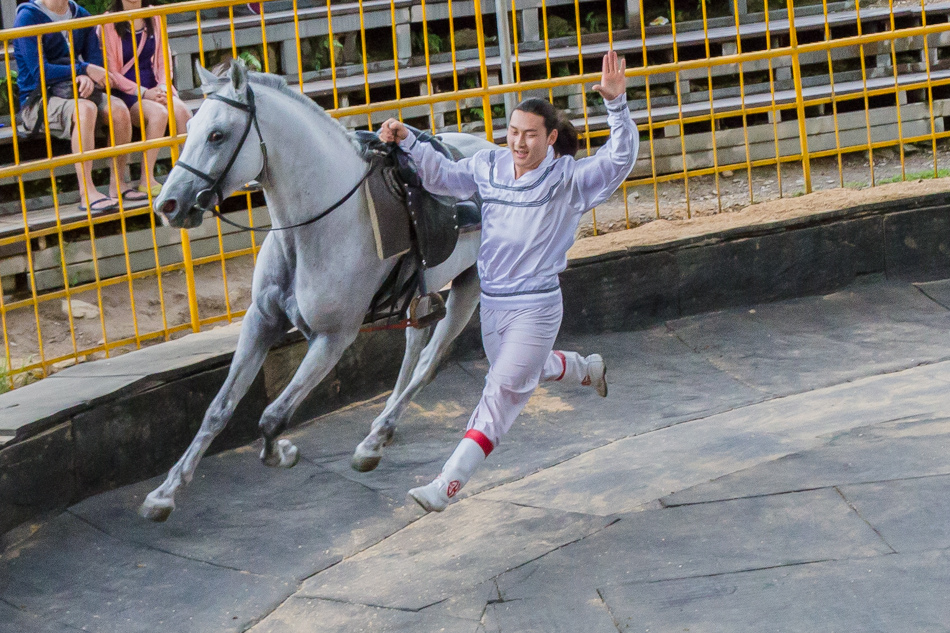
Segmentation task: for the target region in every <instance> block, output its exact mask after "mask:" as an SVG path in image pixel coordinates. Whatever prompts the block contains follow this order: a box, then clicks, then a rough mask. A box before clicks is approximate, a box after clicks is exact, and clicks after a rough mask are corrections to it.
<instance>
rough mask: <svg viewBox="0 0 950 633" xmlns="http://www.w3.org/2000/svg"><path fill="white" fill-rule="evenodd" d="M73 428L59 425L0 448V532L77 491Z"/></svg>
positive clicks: (67, 500) (60, 505) (68, 500)
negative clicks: (0, 449) (2, 448)
mask: <svg viewBox="0 0 950 633" xmlns="http://www.w3.org/2000/svg"><path fill="white" fill-rule="evenodd" d="M73 468H74V462H73V451H72V429H71V427H70V425H69V424H60V425H58V426H56V427H54V428H52V429H49V430H47V431H45V432H43V433H41V434H39V435H37V436H35V437H31V438H28V439H27V440H25V441H23V442H19V443H17V444H13V445H11V446H8V447H6V448H5V449H4V450H2V451H0V534H2V533H3V532H6V531H7V530H10V529H12V528H13V527H15V526H16V525H18V524H20V523H21V522H22V521H26V520H28V519H29V518H31V517H33V516H35V515H38V514H41V513H44V512H46V511H50V510H53V509H61V508H65V507H66V506H67V505H69V504H70V503H72V502H73V501H74V499H75V497H76V494H77V486H76V477H75V473H74V470H73Z"/></svg>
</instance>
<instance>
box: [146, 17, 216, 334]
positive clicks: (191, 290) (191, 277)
mask: <svg viewBox="0 0 950 633" xmlns="http://www.w3.org/2000/svg"><path fill="white" fill-rule="evenodd" d="M232 23H233V22H232ZM159 28H160V29H161V33H162V52H161V54H162V55H163V56H164V57H165V85H166V86H171V85H172V76H171V75H172V71H171V69H172V58H171V52H170V51H169V46H168V17H167V16H166V15H164V14H163V15H162V16H161V19H160V21H159ZM167 103H168V134H169V136H172V137H175V136H177V135H178V130H177V129H176V125H175V103H174V100H173V99H172V94H171V91H169V93H168V101H167ZM169 149H170V150H171V154H172V165H174V164H175V163H176V162H177V161H178V146H177V145H172V146H171V147H170V148H169ZM181 257H182V259H183V260H184V264H185V286H186V288H187V290H188V313H189V316H190V317H191V329H192V331H193V332H198V331H199V330H200V329H201V325H200V324H199V322H198V321H199V318H198V291H197V289H196V288H195V264H194V261H193V259H192V257H191V240H190V238H189V237H188V231H187V230H185V229H181Z"/></svg>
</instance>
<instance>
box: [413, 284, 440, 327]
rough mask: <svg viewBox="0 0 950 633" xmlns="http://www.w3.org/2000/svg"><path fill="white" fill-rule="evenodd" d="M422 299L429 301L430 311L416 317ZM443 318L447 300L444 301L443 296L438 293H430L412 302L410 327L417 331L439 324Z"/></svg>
mask: <svg viewBox="0 0 950 633" xmlns="http://www.w3.org/2000/svg"><path fill="white" fill-rule="evenodd" d="M422 299H428V300H429V306H430V310H429V313H428V314H424V315H422V316H421V317H419V316H417V315H416V311H417V310H418V309H419V301H420V300H422ZM443 318H445V300H444V299H442V295H440V294H439V293H438V292H430V293H428V294H425V295H422V296H419V297H416V298H415V299H413V300H412V303H410V304H409V325H411V326H412V327H414V328H416V329H417V330H421V329H422V328H427V327H429V326H430V325H432V324H433V323H438V322H439V321H441V320H442V319H443Z"/></svg>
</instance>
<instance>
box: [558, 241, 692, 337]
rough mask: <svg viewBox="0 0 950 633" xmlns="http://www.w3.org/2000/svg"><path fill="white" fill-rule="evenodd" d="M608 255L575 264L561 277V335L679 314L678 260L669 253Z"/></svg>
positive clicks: (626, 326)
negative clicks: (600, 259)
mask: <svg viewBox="0 0 950 633" xmlns="http://www.w3.org/2000/svg"><path fill="white" fill-rule="evenodd" d="M611 255H612V257H611V258H610V259H607V260H606V261H603V260H602V261H597V262H592V263H591V264H590V265H579V264H574V265H572V266H571V267H570V268H568V269H567V270H565V271H564V272H563V273H561V287H562V290H563V294H564V320H563V322H562V324H561V328H562V331H564V332H570V333H590V332H604V331H608V332H609V331H617V330H629V329H633V328H639V327H644V326H647V325H650V324H655V323H658V322H660V321H662V320H663V319H667V318H672V317H675V316H677V315H678V314H679V305H678V302H677V297H676V296H674V295H672V293H670V289H671V288H675V287H676V286H677V285H678V281H679V273H678V270H677V266H676V258H675V256H674V255H673V253H671V252H661V253H648V254H643V255H640V256H637V257H630V256H624V257H620V258H618V257H616V254H611Z"/></svg>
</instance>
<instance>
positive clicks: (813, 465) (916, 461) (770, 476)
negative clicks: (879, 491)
mask: <svg viewBox="0 0 950 633" xmlns="http://www.w3.org/2000/svg"><path fill="white" fill-rule="evenodd" d="M948 453H950V419H948V418H939V419H937V420H931V419H915V418H913V417H911V418H910V419H906V418H905V419H898V420H895V421H892V422H885V423H881V424H876V425H873V426H860V427H858V428H856V429H854V430H853V431H850V432H848V433H842V434H840V435H835V436H834V437H832V438H829V442H828V444H826V445H823V446H819V447H817V448H813V449H811V450H808V451H803V452H801V453H793V454H791V455H787V456H785V457H783V458H781V459H778V460H775V461H774V462H770V463H767V464H761V465H759V466H756V467H754V468H750V469H748V470H744V471H740V472H737V473H734V474H731V475H727V476H725V477H721V478H719V479H716V480H713V481H710V482H709V483H705V484H700V485H698V486H694V487H692V488H689V489H687V490H683V491H680V492H676V493H674V494H672V495H670V496H668V497H664V498H663V499H661V501H662V503H663V504H664V505H666V506H675V505H684V504H690V503H707V502H710V501H718V500H722V499H735V498H741V497H751V496H756V495H770V494H779V493H783V492H792V491H796V490H812V489H817V488H826V487H831V486H841V485H847V484H859V483H867V482H878V481H886V480H893V479H905V478H913V477H927V476H932V475H941V474H947V473H950V465H948V464H947V460H946V456H947V454H948Z"/></svg>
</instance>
